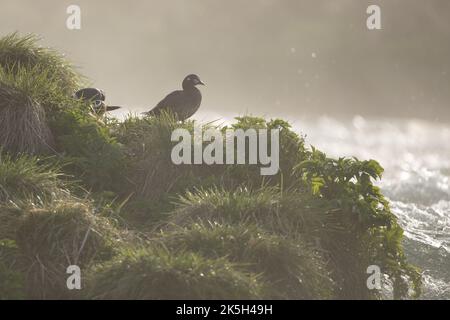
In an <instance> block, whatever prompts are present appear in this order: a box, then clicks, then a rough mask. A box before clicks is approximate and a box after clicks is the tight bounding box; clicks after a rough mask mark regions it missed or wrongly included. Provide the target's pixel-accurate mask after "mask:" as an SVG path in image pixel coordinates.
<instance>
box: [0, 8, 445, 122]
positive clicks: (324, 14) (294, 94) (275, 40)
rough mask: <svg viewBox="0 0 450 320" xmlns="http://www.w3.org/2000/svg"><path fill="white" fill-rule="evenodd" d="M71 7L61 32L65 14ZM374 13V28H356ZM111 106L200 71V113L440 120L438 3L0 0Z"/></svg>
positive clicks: (149, 102) (4, 27)
mask: <svg viewBox="0 0 450 320" xmlns="http://www.w3.org/2000/svg"><path fill="white" fill-rule="evenodd" d="M71 4H77V5H79V6H80V7H81V14H82V28H81V30H79V31H71V30H68V29H67V28H66V26H65V21H66V18H67V16H68V15H67V14H66V8H67V7H68V6H69V5H71ZM369 4H378V5H380V7H381V10H382V28H383V29H382V30H380V31H369V30H368V29H367V28H366V19H367V14H366V9H367V7H368V5H369ZM0 8H1V19H0V31H1V33H2V34H5V33H9V32H12V31H16V30H17V31H20V32H22V33H27V32H34V33H37V34H40V35H41V36H42V37H43V39H44V41H43V43H44V44H45V45H50V46H53V47H56V48H59V49H61V50H63V51H64V52H66V54H67V55H68V56H69V58H70V59H71V60H72V61H74V63H75V64H76V65H78V66H79V67H80V70H81V72H82V73H83V74H85V75H86V76H88V77H89V78H90V79H91V82H92V84H93V85H95V86H98V87H100V88H103V89H104V90H105V91H106V93H107V98H108V99H109V100H110V101H111V102H113V103H114V104H123V105H126V106H128V107H129V109H130V110H133V111H135V110H139V111H143V110H147V109H149V108H150V107H153V106H154V105H156V103H157V102H158V101H159V100H160V99H161V98H162V97H163V96H164V95H165V94H166V93H168V92H170V91H171V90H174V89H176V88H178V87H179V86H180V83H181V80H182V79H183V77H184V76H185V75H187V74H189V73H198V74H199V75H200V76H201V78H202V79H203V80H204V81H205V82H207V84H209V86H208V88H207V89H205V90H203V91H204V101H203V105H202V108H201V113H217V114H219V115H220V114H222V113H224V112H226V113H231V114H236V113H241V114H242V113H254V114H265V115H272V114H274V115H280V114H286V115H294V116H298V115H305V114H319V115H323V114H328V115H332V116H346V115H353V114H360V115H362V116H366V115H367V116H389V117H391V116H392V117H414V118H426V119H429V120H433V121H434V120H442V121H444V120H445V121H448V120H450V106H449V103H448V102H449V98H450V90H449V89H450V41H449V40H450V2H449V1H447V0H429V1H423V0H398V1H389V0H385V1H366V0H339V1H332V0H314V1H313V0H303V1H301V0H281V1H280V0H252V1H247V2H245V3H244V2H242V1H237V0H227V1H224V0H190V1H187V0H171V1H155V0H151V1H144V0H134V1H110V0H96V1H87V0H77V1H75V0H70V1H66V0H62V1H61V0H59V1H55V0H40V1H32V0H15V1H11V0H0Z"/></svg>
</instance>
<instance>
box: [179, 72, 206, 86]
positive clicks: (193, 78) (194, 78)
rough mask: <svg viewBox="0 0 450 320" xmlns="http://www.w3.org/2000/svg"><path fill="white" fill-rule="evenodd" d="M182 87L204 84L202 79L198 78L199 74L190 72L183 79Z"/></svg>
mask: <svg viewBox="0 0 450 320" xmlns="http://www.w3.org/2000/svg"><path fill="white" fill-rule="evenodd" d="M182 85H183V89H189V88H193V87H195V86H197V85H202V86H205V84H204V83H203V81H202V80H200V78H199V76H198V75H196V74H190V75H188V76H186V78H184V80H183V84H182Z"/></svg>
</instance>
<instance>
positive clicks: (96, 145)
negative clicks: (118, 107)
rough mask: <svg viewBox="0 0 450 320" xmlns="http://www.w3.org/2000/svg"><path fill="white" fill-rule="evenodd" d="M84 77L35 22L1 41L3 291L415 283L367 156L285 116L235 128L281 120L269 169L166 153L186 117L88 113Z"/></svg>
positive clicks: (138, 294) (243, 294)
mask: <svg viewBox="0 0 450 320" xmlns="http://www.w3.org/2000/svg"><path fill="white" fill-rule="evenodd" d="M84 81H85V80H84V78H83V77H82V76H80V75H79V74H78V72H77V70H75V69H74V68H73V67H72V66H71V64H70V63H68V62H67V61H66V60H65V58H64V57H63V56H62V55H60V54H59V53H58V52H57V51H55V50H51V49H44V48H40V47H39V46H38V45H37V39H36V38H35V37H34V36H20V35H18V34H11V35H8V36H6V37H4V38H2V39H0V123H4V124H8V125H5V126H2V127H1V129H0V144H1V145H2V151H1V156H0V298H1V299H29V298H35V299H53V298H59V299H379V298H389V297H393V298H396V299H401V298H410V297H417V296H418V295H420V285H421V276H420V272H419V271H418V270H417V269H416V268H415V267H414V266H412V265H410V264H409V263H408V262H407V261H406V258H405V256H404V253H403V248H402V237H403V230H402V229H401V227H400V226H399V225H398V223H397V219H396V217H395V216H394V215H393V214H392V212H391V211H390V208H389V203H388V202H387V201H386V199H385V198H384V197H383V195H382V194H381V192H380V190H379V189H378V188H377V187H376V186H375V185H374V181H375V180H376V179H380V178H381V174H382V172H383V169H382V168H381V167H380V165H379V164H378V163H377V162H376V161H375V160H365V161H360V160H358V159H354V158H340V159H331V158H329V157H327V156H326V155H325V154H324V153H322V152H320V151H319V150H317V149H315V148H313V147H308V146H307V145H306V143H305V140H304V138H303V137H302V136H300V135H298V134H297V133H295V132H293V131H292V130H291V128H290V126H289V124H288V123H287V122H285V121H283V120H281V119H271V120H265V119H262V118H258V117H250V116H246V117H239V118H236V120H235V122H234V123H233V124H232V125H231V127H232V128H235V129H236V128H242V129H248V128H254V129H258V128H265V129H279V130H280V171H279V172H278V173H277V174H276V175H274V176H261V175H260V171H259V166H255V165H239V166H236V165H174V164H173V163H172V161H171V160H170V153H171V149H172V147H173V145H174V143H173V142H171V139H170V138H171V133H172V132H173V130H175V129H176V128H185V129H188V130H193V122H191V121H185V122H183V123H181V122H177V121H175V119H173V117H172V116H171V115H169V114H166V115H162V116H161V117H158V118H155V117H145V118H139V117H136V116H129V117H127V118H126V119H125V120H123V121H118V120H116V119H114V118H109V117H104V116H101V117H99V116H97V115H95V114H93V113H92V112H91V111H90V108H89V106H88V105H86V104H85V103H83V102H80V101H78V100H74V99H73V98H72V93H73V92H74V91H75V90H76V89H79V88H81V87H82V86H84V85H85V83H84ZM205 126H206V127H208V126H214V124H207V125H205ZM218 129H219V130H226V128H224V127H219V128H218ZM69 265H78V266H79V267H80V268H81V272H82V288H81V290H68V289H67V286H66V279H67V277H68V274H67V273H66V268H67V267H68V266H69ZM370 265H377V266H379V267H380V269H381V271H382V272H383V274H384V277H383V279H382V281H383V286H384V287H385V288H386V290H385V293H384V294H383V293H382V292H381V291H378V290H370V289H369V288H368V287H367V278H368V274H367V273H366V271H367V268H368V266H370Z"/></svg>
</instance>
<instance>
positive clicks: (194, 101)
mask: <svg viewBox="0 0 450 320" xmlns="http://www.w3.org/2000/svg"><path fill="white" fill-rule="evenodd" d="M197 85H203V86H204V85H205V84H204V83H203V82H202V81H201V80H200V78H199V77H198V76H197V75H196V74H190V75H188V76H186V78H184V80H183V83H182V87H183V90H177V91H174V92H172V93H169V94H168V95H167V96H166V97H165V98H164V99H162V100H161V101H160V102H159V103H158V104H157V105H156V107H154V108H153V109H152V110H150V111H148V112H145V113H144V114H145V115H148V116H159V115H160V114H161V112H162V111H169V112H171V113H173V114H174V116H175V117H176V118H177V119H178V120H180V121H184V120H186V119H188V118H189V117H191V116H192V115H193V114H194V113H195V112H196V111H197V110H198V108H200V104H201V102H202V94H201V92H200V90H198V89H197V87H196V86H197Z"/></svg>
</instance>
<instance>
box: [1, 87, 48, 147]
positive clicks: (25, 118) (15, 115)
mask: <svg viewBox="0 0 450 320" xmlns="http://www.w3.org/2000/svg"><path fill="white" fill-rule="evenodd" d="M53 141H54V140H53V136H52V133H51V131H50V129H49V127H48V125H47V122H46V115H45V110H44V108H42V106H41V105H40V104H39V103H38V102H36V101H34V100H33V99H32V98H31V97H29V96H27V95H24V94H23V93H21V92H19V91H17V90H15V89H14V88H11V87H9V86H7V85H5V84H1V83H0V145H1V146H2V147H3V149H4V150H5V151H9V152H13V153H28V154H38V153H43V152H47V151H49V150H51V149H52V147H53Z"/></svg>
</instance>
